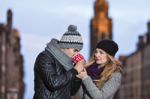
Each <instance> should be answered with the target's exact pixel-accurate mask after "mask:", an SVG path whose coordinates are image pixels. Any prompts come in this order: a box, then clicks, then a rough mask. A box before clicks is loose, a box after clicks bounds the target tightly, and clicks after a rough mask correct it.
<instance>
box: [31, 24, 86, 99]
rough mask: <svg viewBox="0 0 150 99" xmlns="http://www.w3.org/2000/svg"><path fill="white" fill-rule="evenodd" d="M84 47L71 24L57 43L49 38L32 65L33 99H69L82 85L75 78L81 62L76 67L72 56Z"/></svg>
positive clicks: (81, 68) (82, 61)
mask: <svg viewBox="0 0 150 99" xmlns="http://www.w3.org/2000/svg"><path fill="white" fill-rule="evenodd" d="M82 47H83V41H82V38H81V35H80V34H79V32H78V31H77V27H76V26H74V25H70V26H69V27H68V31H67V32H65V33H64V34H63V36H62V38H61V40H60V41H58V40H56V39H52V40H51V41H50V42H49V43H48V44H47V47H46V48H45V50H44V51H43V52H41V53H40V54H39V55H38V56H37V58H36V62H35V66H34V76H35V80H34V83H35V86H34V90H35V94H34V97H33V98H34V99H71V96H72V95H74V94H75V93H76V92H77V91H78V89H79V87H80V84H81V80H80V79H79V78H77V76H76V75H78V74H79V73H80V72H81V71H82V70H83V68H84V67H82V65H81V64H83V63H84V59H83V60H81V61H80V62H78V63H77V64H76V65H75V66H73V63H72V60H71V59H72V57H73V56H74V55H75V54H77V53H78V52H79V51H80V50H81V49H82Z"/></svg>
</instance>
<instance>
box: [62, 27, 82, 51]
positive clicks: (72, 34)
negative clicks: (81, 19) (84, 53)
mask: <svg viewBox="0 0 150 99" xmlns="http://www.w3.org/2000/svg"><path fill="white" fill-rule="evenodd" d="M59 46H60V48H74V49H79V50H81V49H82V48H83V41H82V37H81V35H80V33H79V32H78V31H77V26H75V25H69V26H68V31H67V32H65V33H64V34H63V36H62V38H61V39H60V41H59Z"/></svg>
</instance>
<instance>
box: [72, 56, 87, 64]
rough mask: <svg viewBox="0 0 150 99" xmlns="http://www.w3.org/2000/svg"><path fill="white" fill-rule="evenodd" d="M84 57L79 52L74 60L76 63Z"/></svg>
mask: <svg viewBox="0 0 150 99" xmlns="http://www.w3.org/2000/svg"><path fill="white" fill-rule="evenodd" d="M83 59H84V57H83V56H82V55H81V54H77V55H74V56H73V57H72V61H73V63H74V64H76V63H78V62H79V61H81V60H83Z"/></svg>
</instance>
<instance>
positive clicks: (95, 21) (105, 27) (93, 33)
mask: <svg viewBox="0 0 150 99" xmlns="http://www.w3.org/2000/svg"><path fill="white" fill-rule="evenodd" d="M108 8H109V6H108V2H107V1H106V0H96V1H95V4H94V17H93V18H92V19H91V23H90V40H91V47H90V48H91V54H92V52H93V50H94V49H95V46H96V44H97V42H99V41H100V40H102V39H112V19H111V18H109V16H108Z"/></svg>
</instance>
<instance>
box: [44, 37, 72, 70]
mask: <svg viewBox="0 0 150 99" xmlns="http://www.w3.org/2000/svg"><path fill="white" fill-rule="evenodd" d="M45 49H46V50H47V51H49V52H50V53H51V54H52V55H53V56H54V57H55V58H56V59H57V61H59V62H60V63H61V64H62V65H63V67H64V68H65V70H67V71H68V70H70V69H72V68H73V64H72V60H71V59H70V58H69V57H68V56H67V55H66V54H65V53H63V52H62V51H61V50H60V48H59V43H58V40H57V39H52V40H51V41H50V42H49V43H48V44H47V47H46V48H45Z"/></svg>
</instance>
